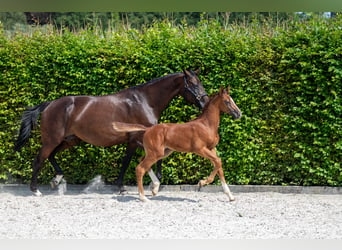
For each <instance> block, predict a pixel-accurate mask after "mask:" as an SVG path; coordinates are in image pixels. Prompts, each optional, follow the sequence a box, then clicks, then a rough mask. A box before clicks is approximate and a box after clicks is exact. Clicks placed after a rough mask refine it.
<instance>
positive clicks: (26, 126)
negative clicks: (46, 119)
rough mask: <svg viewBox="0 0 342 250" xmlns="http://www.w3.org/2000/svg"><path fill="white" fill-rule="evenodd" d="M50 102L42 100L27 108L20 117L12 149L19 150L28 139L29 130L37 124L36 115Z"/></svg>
mask: <svg viewBox="0 0 342 250" xmlns="http://www.w3.org/2000/svg"><path fill="white" fill-rule="evenodd" d="M49 104H50V102H43V103H41V104H39V105H37V106H34V107H30V108H27V109H26V110H25V111H24V113H23V115H22V117H21V126H20V130H19V136H18V139H17V140H16V142H15V144H14V150H15V151H19V150H20V149H21V148H22V147H23V146H24V145H25V143H26V142H27V141H28V139H29V137H30V134H31V130H32V129H34V128H35V127H36V126H37V120H38V116H39V114H40V113H41V112H43V110H44V109H45V108H46V107H47V106H48V105H49Z"/></svg>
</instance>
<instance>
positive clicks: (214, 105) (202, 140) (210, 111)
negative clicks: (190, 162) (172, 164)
mask: <svg viewBox="0 0 342 250" xmlns="http://www.w3.org/2000/svg"><path fill="white" fill-rule="evenodd" d="M221 112H224V113H228V114H230V115H232V116H233V118H234V119H239V118H240V117H241V111H240V109H239V108H238V107H237V106H236V104H235V103H234V101H233V99H232V98H231V97H230V95H229V87H228V88H227V90H226V89H223V88H221V89H220V91H219V92H218V93H217V94H215V95H214V96H213V97H212V98H211V99H210V101H209V102H208V103H207V104H206V106H205V107H204V109H203V112H202V114H201V115H200V116H199V117H198V118H196V119H195V120H192V121H190V122H187V123H183V124H175V123H163V124H157V125H154V126H152V127H145V126H143V125H139V124H129V123H121V122H113V123H112V125H113V128H114V130H116V131H117V132H125V133H128V132H133V131H145V133H144V138H143V145H144V150H145V153H146V155H145V157H144V158H143V160H142V161H141V162H140V163H139V165H138V166H137V167H136V176H137V182H138V190H139V197H140V200H141V201H148V199H147V198H146V197H145V195H144V188H143V176H144V174H145V173H146V172H148V173H149V175H150V177H151V179H152V182H153V187H152V194H153V195H156V194H157V192H158V189H159V185H160V183H159V181H158V178H157V177H156V176H155V175H154V173H153V171H152V169H151V166H152V165H153V164H154V163H155V162H157V161H158V160H159V159H162V158H164V157H166V156H168V155H169V154H170V153H172V152H173V151H178V152H192V153H195V154H197V155H200V156H202V157H204V158H207V159H209V160H210V161H211V163H212V164H213V165H214V169H213V171H212V172H211V174H210V175H209V177H208V178H207V179H204V180H201V181H200V182H199V183H198V185H199V187H200V188H201V187H202V186H204V185H207V184H210V183H211V182H213V180H214V178H215V175H216V174H218V176H219V178H220V181H221V184H222V187H223V191H224V193H225V194H227V196H228V198H229V200H230V201H233V200H235V198H234V196H233V195H232V193H231V192H230V190H229V188H228V185H227V184H226V180H225V178H224V174H223V169H222V163H221V159H220V158H219V157H218V156H217V153H216V150H215V147H216V145H217V144H218V142H219V134H218V128H219V123H220V113H221Z"/></svg>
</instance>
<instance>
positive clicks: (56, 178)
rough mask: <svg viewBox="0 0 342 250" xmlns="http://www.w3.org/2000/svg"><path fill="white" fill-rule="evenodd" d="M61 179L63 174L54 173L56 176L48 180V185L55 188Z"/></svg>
mask: <svg viewBox="0 0 342 250" xmlns="http://www.w3.org/2000/svg"><path fill="white" fill-rule="evenodd" d="M62 179H63V175H60V174H58V175H56V177H54V178H53V179H52V180H51V181H50V185H51V187H52V188H55V187H57V186H58V185H59V183H60V182H61V180H62Z"/></svg>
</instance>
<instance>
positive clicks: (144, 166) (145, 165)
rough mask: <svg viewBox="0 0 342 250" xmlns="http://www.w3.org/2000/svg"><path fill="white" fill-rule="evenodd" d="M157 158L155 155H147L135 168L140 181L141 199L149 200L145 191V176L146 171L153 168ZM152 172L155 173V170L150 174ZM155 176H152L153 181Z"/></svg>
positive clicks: (138, 181)
mask: <svg viewBox="0 0 342 250" xmlns="http://www.w3.org/2000/svg"><path fill="white" fill-rule="evenodd" d="M157 160H158V159H155V158H154V157H150V156H148V155H146V156H145V158H144V159H143V160H142V161H141V162H140V163H139V165H138V166H137V167H136V169H135V173H136V176H137V183H138V191H139V198H140V200H141V201H148V199H147V198H146V197H145V193H144V186H143V177H144V175H145V173H146V172H147V171H149V170H150V169H151V166H152V165H153V164H154V163H155V162H156V161H157ZM151 173H153V171H152V172H150V176H151ZM153 176H154V177H155V175H154V174H153ZM154 177H153V178H154ZM151 178H152V176H151ZM153 178H152V181H153ZM155 178H156V177H155Z"/></svg>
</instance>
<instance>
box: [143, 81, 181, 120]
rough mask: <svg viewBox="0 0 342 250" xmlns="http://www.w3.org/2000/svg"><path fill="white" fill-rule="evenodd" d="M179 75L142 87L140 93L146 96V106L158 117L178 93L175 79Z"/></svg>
mask: <svg viewBox="0 0 342 250" xmlns="http://www.w3.org/2000/svg"><path fill="white" fill-rule="evenodd" d="M177 78H179V75H176V74H173V75H170V76H168V77H166V78H162V79H160V80H157V81H155V82H153V83H150V84H146V85H145V86H143V87H142V89H141V92H142V93H144V94H145V95H146V99H147V100H148V104H149V105H150V107H152V108H153V110H154V112H155V114H156V115H157V116H158V118H159V117H160V115H161V113H162V111H163V110H164V109H165V108H166V107H167V106H168V105H169V103H170V101H171V100H172V99H173V98H174V97H175V96H176V95H177V94H178V93H179V88H180V84H179V83H177V81H176V79H177Z"/></svg>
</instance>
